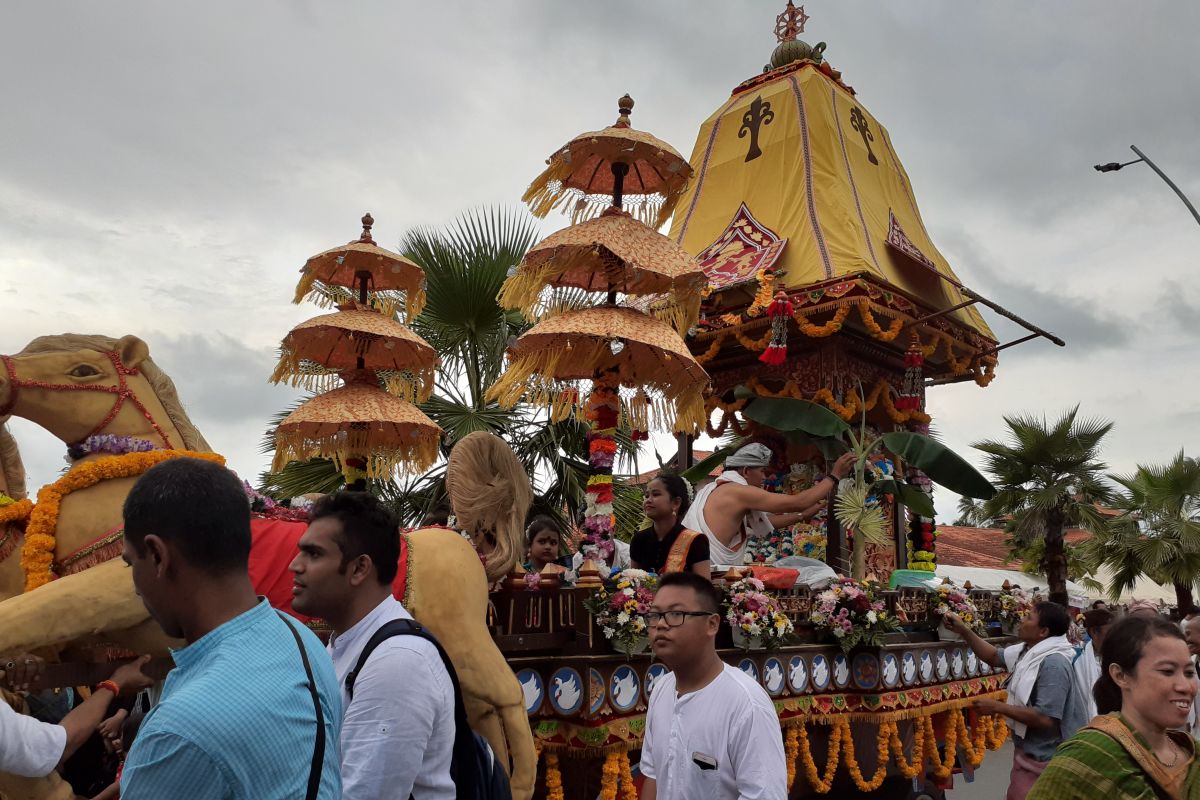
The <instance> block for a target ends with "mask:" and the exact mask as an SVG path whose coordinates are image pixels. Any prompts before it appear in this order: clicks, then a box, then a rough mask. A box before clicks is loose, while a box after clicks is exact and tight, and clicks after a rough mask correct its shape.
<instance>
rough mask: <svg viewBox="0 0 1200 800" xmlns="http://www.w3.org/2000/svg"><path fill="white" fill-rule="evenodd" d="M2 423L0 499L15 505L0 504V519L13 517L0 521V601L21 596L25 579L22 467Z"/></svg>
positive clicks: (0, 422)
mask: <svg viewBox="0 0 1200 800" xmlns="http://www.w3.org/2000/svg"><path fill="white" fill-rule="evenodd" d="M4 422H5V420H3V419H0V496H4V497H7V498H9V499H10V500H13V501H16V502H14V503H12V504H11V505H0V518H3V517H5V516H12V517H13V519H12V521H6V522H0V600H6V599H8V598H9V597H13V596H14V595H18V594H20V593H21V585H22V584H23V583H24V580H25V576H24V573H22V571H21V559H20V557H19V556H20V552H21V542H22V539H23V537H24V531H25V518H26V517H28V515H29V512H28V511H27V510H26V506H27V504H22V503H20V501H22V500H24V499H25V467H24V465H23V464H22V463H21V452H20V450H18V449H17V440H16V439H14V438H13V435H12V433H10V432H9V430H8V427H7V426H6V425H5V424H4ZM6 509H7V511H6Z"/></svg>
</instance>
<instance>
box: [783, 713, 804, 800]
mask: <svg viewBox="0 0 1200 800" xmlns="http://www.w3.org/2000/svg"><path fill="white" fill-rule="evenodd" d="M783 757H784V759H785V760H786V761H787V781H788V782H787V788H788V791H789V792H790V791H791V790H792V784H794V783H795V782H796V760H797V759H798V758H799V757H800V734H799V733H797V732H796V726H793V727H791V728H788V731H787V738H786V739H784V741H783Z"/></svg>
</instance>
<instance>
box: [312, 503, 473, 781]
mask: <svg viewBox="0 0 1200 800" xmlns="http://www.w3.org/2000/svg"><path fill="white" fill-rule="evenodd" d="M399 558H400V532H399V525H398V523H397V520H396V518H395V517H394V516H393V515H392V514H391V512H390V511H388V510H387V508H385V507H384V506H383V504H382V503H380V502H379V501H378V500H377V499H375V498H374V497H372V496H371V495H369V494H367V493H365V492H339V493H338V494H334V495H329V496H327V497H323V498H321V499H320V500H318V501H317V502H316V503H315V504H314V505H313V508H312V514H311V517H310V522H309V525H308V530H307V531H305V533H304V535H303V536H302V537H301V538H300V553H299V554H298V555H297V556H296V558H295V560H293V561H292V564H291V567H290V569H291V570H292V572H293V574H294V578H293V584H294V585H293V590H292V591H293V595H294V597H293V600H292V607H293V608H295V609H296V610H297V611H299V612H300V613H301V614H306V615H309V616H314V617H320V618H322V619H324V620H325V621H326V622H327V623H329V625H330V627H331V628H332V629H333V635H332V636H331V637H330V639H329V653H330V655H331V656H332V657H333V666H334V671H335V672H336V673H337V677H338V682H339V683H340V684H342V704H343V707H344V708H345V714H344V717H343V719H342V734H341V756H342V797H343V798H344V800H392V798H395V799H396V800H407V798H408V797H410V796H411V797H413V798H416V800H453V798H454V797H455V787H454V781H453V778H452V777H451V774H450V766H451V758H452V755H453V750H454V687H453V684H452V683H451V681H450V676H449V675H448V674H447V672H446V668H445V666H444V665H443V664H442V659H441V657H440V656H439V655H438V652H437V648H436V647H435V646H434V645H433V643H431V642H429V641H426V640H425V639H422V638H420V637H418V636H393V637H392V638H389V639H386V640H384V641H383V642H382V643H381V644H380V645H379V646H378V648H377V649H375V651H374V652H373V653H372V654H371V655H370V657H369V658H368V660H367V662H366V664H364V666H363V668H362V670H361V671H360V672H359V673H358V675H357V676H356V678H355V681H354V691H353V696H351V695H350V693H349V692H347V691H346V677H347V675H348V674H349V673H350V672H351V671H352V670H354V668H355V666H356V665H357V663H358V659H359V656H360V654H361V653H362V651H363V648H364V646H365V645H366V644H367V641H368V640H369V639H370V638H371V635H372V634H373V633H375V631H377V630H379V629H380V628H381V627H383V626H384V625H385V624H386V623H388V622H391V621H392V620H397V619H412V615H411V614H409V613H408V611H407V610H406V609H405V608H404V606H403V605H402V604H401V603H400V602H398V601H397V600H396V599H395V598H394V597H393V596H392V581H393V580H395V578H396V569H397V562H398V561H399Z"/></svg>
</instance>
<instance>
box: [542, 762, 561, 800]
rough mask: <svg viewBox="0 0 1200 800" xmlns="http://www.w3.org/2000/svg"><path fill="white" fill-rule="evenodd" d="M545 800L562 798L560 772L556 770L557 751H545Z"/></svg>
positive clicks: (559, 799)
mask: <svg viewBox="0 0 1200 800" xmlns="http://www.w3.org/2000/svg"><path fill="white" fill-rule="evenodd" d="M546 800H564V798H563V782H562V773H561V772H559V770H558V753H546Z"/></svg>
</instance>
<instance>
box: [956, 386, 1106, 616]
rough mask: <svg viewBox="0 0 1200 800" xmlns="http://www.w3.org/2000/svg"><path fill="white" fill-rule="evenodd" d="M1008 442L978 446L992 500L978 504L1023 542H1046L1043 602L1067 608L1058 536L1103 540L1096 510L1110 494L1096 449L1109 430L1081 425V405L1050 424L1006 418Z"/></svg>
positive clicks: (1097, 423)
mask: <svg viewBox="0 0 1200 800" xmlns="http://www.w3.org/2000/svg"><path fill="white" fill-rule="evenodd" d="M1004 422H1005V424H1006V425H1007V426H1008V433H1009V437H1008V441H1006V442H999V441H983V442H976V443H975V444H973V445H972V447H974V448H976V449H977V450H980V451H982V452H983V453H985V454H986V457H985V459H984V466H985V468H986V469H987V471H988V472H990V473H991V475H992V478H993V481H994V483H995V485H996V489H997V491H996V495H995V496H994V497H992V498H991V499H990V500H988V501H987V502H986V503H984V506H983V510H984V514H985V515H986V516H987V517H989V518H992V519H1007V522H1006V524H1005V528H1006V530H1008V532H1009V533H1010V534H1011V536H1012V538H1013V539H1014V540H1015V541H1016V542H1018V543H1021V544H1028V543H1030V542H1032V541H1034V540H1035V539H1037V538H1041V539H1042V540H1043V541H1044V542H1045V553H1044V555H1043V558H1042V568H1043V569H1044V570H1045V574H1046V580H1047V582H1048V583H1049V584H1050V596H1049V599H1050V600H1051V601H1053V602H1055V603H1059V604H1061V605H1063V606H1066V605H1067V572H1068V569H1067V558H1066V551H1065V548H1064V546H1063V531H1064V530H1065V529H1067V528H1082V529H1084V530H1087V531H1090V532H1092V534H1093V535H1103V533H1104V532H1105V529H1106V524H1107V520H1106V519H1105V517H1104V515H1103V514H1102V513H1101V512H1100V510H1099V508H1098V507H1097V504H1100V503H1109V502H1110V501H1111V499H1112V490H1111V489H1110V488H1109V486H1108V484H1107V483H1105V481H1104V474H1103V473H1104V469H1105V464H1104V463H1103V462H1102V461H1100V445H1101V442H1102V441H1103V439H1104V437H1105V436H1106V435H1107V434H1108V432H1109V431H1110V430H1112V423H1111V422H1107V421H1103V420H1093V419H1079V407H1078V406H1076V407H1075V408H1072V409H1071V410H1070V411H1067V412H1066V413H1064V414H1063V415H1062V416H1061V417H1059V418H1058V419H1057V420H1055V421H1054V422H1053V423H1050V422H1047V420H1046V419H1045V417H1042V418H1038V417H1035V416H1030V415H1022V416H1015V417H1005V418H1004Z"/></svg>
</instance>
